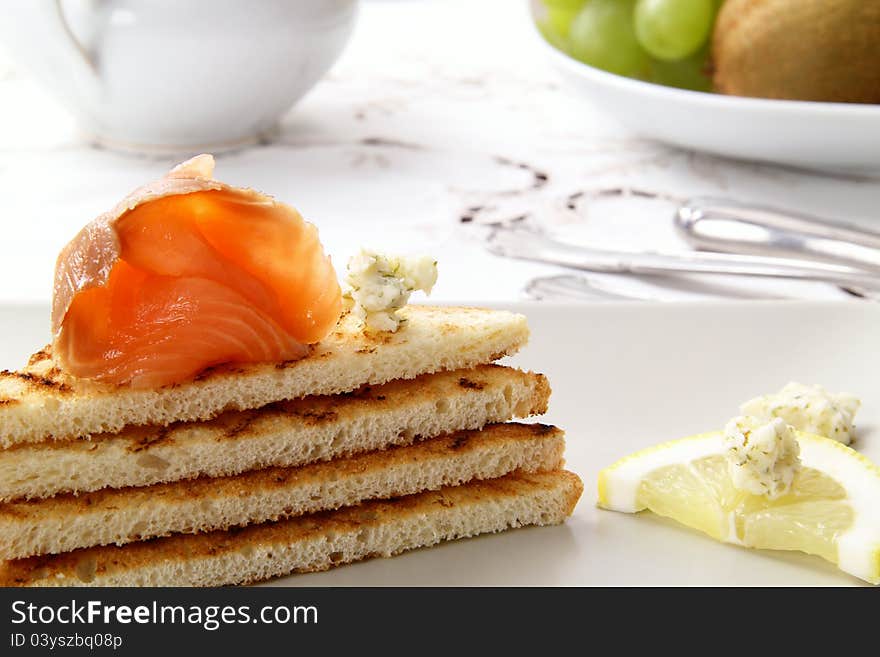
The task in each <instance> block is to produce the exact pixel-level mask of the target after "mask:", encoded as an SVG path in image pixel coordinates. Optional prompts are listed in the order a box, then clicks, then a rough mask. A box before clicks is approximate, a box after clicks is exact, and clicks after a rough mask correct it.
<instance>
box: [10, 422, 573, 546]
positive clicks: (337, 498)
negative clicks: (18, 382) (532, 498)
mask: <svg viewBox="0 0 880 657" xmlns="http://www.w3.org/2000/svg"><path fill="white" fill-rule="evenodd" d="M564 448H565V441H564V439H563V436H562V431H560V430H559V429H557V428H555V427H551V426H547V425H543V424H495V425H490V426H489V427H486V428H485V429H483V430H482V431H460V432H458V433H454V434H450V435H447V436H443V437H440V438H433V439H430V440H426V441H424V442H421V443H418V444H416V445H410V446H408V447H393V448H391V449H387V450H382V451H378V452H370V453H368V454H362V455H360V456H354V457H351V458H348V459H339V460H336V461H329V462H327V463H318V464H315V465H307V466H303V467H300V468H267V469H265V470H254V471H252V472H246V473H244V474H240V475H235V476H233V477H221V478H219V479H211V478H201V479H195V480H190V481H179V482H174V483H171V484H159V485H157V486H147V487H145V488H124V489H121V490H116V489H105V490H103V491H99V492H97V493H87V494H85V495H80V496H75V495H61V496H58V497H54V498H51V499H48V500H34V501H31V502H12V503H10V504H2V505H0V559H17V558H20V557H27V556H32V555H39V554H56V553H59V552H68V551H70V550H75V549H77V548H81V547H91V546H94V545H110V544H113V543H115V544H116V545H123V544H125V543H131V542H133V541H138V540H142V539H145V538H154V537H156V536H167V535H169V534H174V533H194V532H205V531H213V530H216V529H228V528H229V527H236V526H244V525H249V524H254V523H261V522H265V521H267V520H278V519H279V518H287V517H293V516H299V515H305V514H308V513H315V512H318V511H327V510H332V509H338V508H340V507H343V506H354V505H356V504H360V503H361V502H363V501H364V500H370V499H386V498H390V497H400V496H403V495H412V494H414V493H420V492H422V491H425V490H436V489H438V488H442V487H444V486H456V485H459V484H462V483H464V482H467V481H471V480H472V479H494V478H497V477H502V476H504V475H506V474H510V473H511V472H514V471H516V470H521V471H523V472H544V471H548V470H557V469H559V468H561V467H562V463H563V461H562V452H563V450H564Z"/></svg>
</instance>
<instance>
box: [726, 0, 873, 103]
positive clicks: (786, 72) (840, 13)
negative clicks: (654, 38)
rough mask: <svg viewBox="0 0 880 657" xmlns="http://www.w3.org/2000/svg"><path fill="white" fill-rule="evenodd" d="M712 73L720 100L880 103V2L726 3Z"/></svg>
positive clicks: (779, 0)
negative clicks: (726, 96) (727, 97)
mask: <svg viewBox="0 0 880 657" xmlns="http://www.w3.org/2000/svg"><path fill="white" fill-rule="evenodd" d="M712 68H713V84H714V87H715V90H716V91H718V92H720V93H724V94H731V95H736V96H755V97H759V98H781V99H789V100H813V101H827V102H841V103H880V0H725V2H724V4H723V5H722V7H721V11H720V12H719V14H718V18H717V20H716V22H715V31H714V34H713V37H712Z"/></svg>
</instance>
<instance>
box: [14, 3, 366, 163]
mask: <svg viewBox="0 0 880 657" xmlns="http://www.w3.org/2000/svg"><path fill="white" fill-rule="evenodd" d="M356 9H357V0H256V1H246V0H5V1H4V3H3V15H2V17H0V39H2V40H3V42H4V44H5V45H6V46H7V47H8V50H9V52H10V54H11V55H12V56H13V58H14V59H16V61H18V62H19V63H20V64H21V65H22V66H23V67H25V68H28V69H30V70H31V71H32V73H33V74H34V76H35V77H37V78H38V79H40V80H41V81H42V82H43V83H44V84H46V85H47V86H48V87H49V88H50V90H52V91H53V92H54V93H55V94H56V95H57V96H58V97H59V98H60V100H61V101H62V102H63V103H64V104H65V105H66V106H67V107H68V108H69V109H70V110H71V111H72V112H73V113H74V114H75V115H76V117H77V119H78V121H79V123H80V124H81V126H82V128H83V129H84V130H85V131H86V132H87V133H89V134H91V135H92V136H93V137H94V138H95V139H97V140H98V141H99V142H101V143H103V144H105V145H107V146H110V147H113V148H121V149H126V150H138V151H156V152H162V151H181V150H188V151H195V150H222V149H224V148H233V147H236V146H240V145H244V144H247V143H250V142H254V141H257V140H259V139H262V138H265V137H266V136H268V135H271V134H272V132H273V131H274V130H275V128H276V126H277V124H278V120H279V119H280V118H281V116H282V115H283V114H284V113H285V112H286V111H287V110H288V109H290V107H291V106H293V104H294V103H295V102H296V101H297V100H299V98H301V97H302V96H303V94H305V93H306V92H307V91H308V90H309V89H311V87H312V86H314V84H315V83H316V82H317V81H318V80H319V79H320V78H321V76H323V75H324V73H326V72H327V70H328V69H329V68H330V66H331V65H332V64H333V62H334V61H336V59H337V57H338V56H339V54H340V53H341V52H342V49H343V47H344V46H345V43H346V41H347V40H348V38H349V36H350V34H351V30H352V26H353V25H354V19H355V14H356Z"/></svg>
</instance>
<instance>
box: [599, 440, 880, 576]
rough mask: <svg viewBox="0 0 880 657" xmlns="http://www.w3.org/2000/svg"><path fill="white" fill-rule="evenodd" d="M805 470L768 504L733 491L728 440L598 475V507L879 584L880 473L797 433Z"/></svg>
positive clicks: (647, 455) (672, 445)
mask: <svg viewBox="0 0 880 657" xmlns="http://www.w3.org/2000/svg"><path fill="white" fill-rule="evenodd" d="M796 435H797V440H798V444H799V445H800V450H801V453H800V456H801V462H802V467H801V469H800V470H799V471H798V473H797V475H796V476H795V478H794V481H793V483H792V486H791V489H790V491H789V492H788V493H787V494H785V495H784V496H782V497H779V498H776V499H774V500H770V499H768V498H766V497H764V496H758V495H753V494H751V493H746V492H743V491H741V490H738V489H737V488H735V487H734V486H733V483H732V481H731V478H730V474H729V471H728V465H727V460H726V458H725V446H724V438H723V435H722V433H721V432H720V431H719V432H714V433H707V434H701V435H699V436H693V437H691V438H684V439H682V440H676V441H673V442H669V443H664V444H662V445H657V446H656V447H651V448H648V449H645V450H642V451H640V452H636V453H635V454H631V455H630V456H627V457H624V458H623V459H621V460H620V461H618V462H617V463H615V464H613V465H611V466H610V467H608V468H606V469H605V470H603V471H602V472H600V473H599V506H600V507H602V508H605V509H611V510H613V511H622V512H624V513H637V512H639V511H644V510H646V509H647V510H650V511H653V512H654V513H656V514H658V515H661V516H666V517H669V518H672V519H674V520H676V521H678V522H680V523H682V524H683V525H687V526H688V527H692V528H694V529H698V530H700V531H702V532H705V533H706V534H708V535H709V536H711V537H712V538H715V539H717V540H719V541H724V542H725V543H735V544H737V545H743V546H746V547H752V548H762V549H769V550H799V551H801V552H806V553H808V554H815V555H818V556H820V557H822V558H823V559H827V560H828V561H831V562H832V563H834V564H837V566H838V568H840V569H841V570H843V571H844V572H847V573H850V574H851V575H855V576H856V577H859V578H861V579H864V580H866V581H868V582H871V583H872V584H878V583H880V468H878V467H877V466H876V465H874V464H873V463H871V462H870V461H869V460H868V459H867V458H865V457H864V456H862V455H861V454H859V453H858V452H856V451H854V450H852V449H850V448H849V447H847V446H845V445H843V444H841V443H839V442H837V441H834V440H830V439H828V438H822V437H820V436H814V435H811V434H806V433H801V432H797V434H796Z"/></svg>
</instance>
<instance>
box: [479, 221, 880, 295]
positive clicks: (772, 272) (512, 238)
mask: <svg viewBox="0 0 880 657" xmlns="http://www.w3.org/2000/svg"><path fill="white" fill-rule="evenodd" d="M487 248H488V250H489V251H490V252H491V253H494V254H495V255H499V256H506V257H510V258H519V259H523V260H532V261H536V262H544V263H548V264H553V265H560V266H563V267H569V268H572V269H580V270H584V271H595V272H605V273H616V274H647V275H669V274H727V275H738V276H764V277H770V278H786V279H796V280H808V281H822V282H828V283H833V284H835V285H839V286H841V287H846V288H855V289H857V290H860V291H861V290H867V291H868V292H869V293H871V294H876V293H878V292H880V273H873V272H868V271H863V270H860V269H856V268H854V267H847V266H843V265H832V264H825V263H821V262H811V261H808V260H799V259H792V258H777V257H767V256H758V255H727V254H721V253H706V252H683V253H663V252H637V251H617V250H606V249H592V248H587V247H582V246H576V245H573V244H566V243H564V242H559V241H556V240H554V239H552V238H550V237H548V236H547V235H544V234H543V233H540V232H536V231H534V230H530V229H528V228H522V227H518V226H515V225H514V226H507V225H504V226H498V227H496V228H494V229H493V231H492V232H491V233H490V234H489V236H488V239H487Z"/></svg>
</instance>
